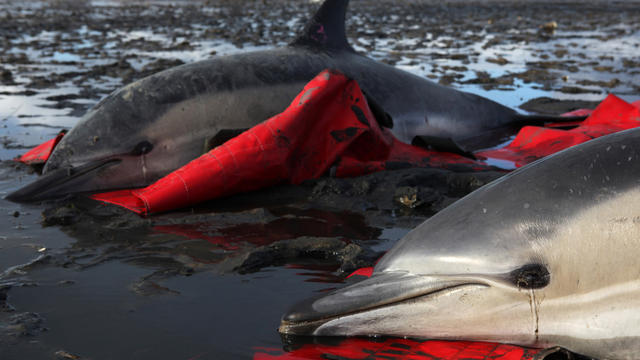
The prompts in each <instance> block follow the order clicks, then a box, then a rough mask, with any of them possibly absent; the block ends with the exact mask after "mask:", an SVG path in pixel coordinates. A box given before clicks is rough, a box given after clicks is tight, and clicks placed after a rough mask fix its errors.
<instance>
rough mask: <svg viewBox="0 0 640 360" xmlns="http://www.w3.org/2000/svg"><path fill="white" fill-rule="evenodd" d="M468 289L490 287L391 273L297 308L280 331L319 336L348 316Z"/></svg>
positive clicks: (472, 280) (477, 282) (285, 318)
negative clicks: (328, 325) (321, 329)
mask: <svg viewBox="0 0 640 360" xmlns="http://www.w3.org/2000/svg"><path fill="white" fill-rule="evenodd" d="M466 286H480V287H490V286H491V285H490V282H484V281H482V280H481V279H476V278H469V277H462V276H460V277H457V276H426V275H413V274H409V273H387V274H381V275H376V276H373V277H371V278H369V279H366V280H363V281H361V282H358V283H356V284H354V285H351V286H348V287H346V288H343V289H340V290H337V291H334V292H332V293H330V294H328V295H323V296H321V297H318V298H312V299H309V300H305V301H302V302H300V303H298V304H296V305H294V306H293V307H292V308H291V309H290V310H289V312H288V313H286V314H285V315H284V316H283V317H282V320H281V323H280V327H279V328H278V331H279V332H280V333H282V334H286V335H317V331H316V330H318V328H319V327H320V326H322V325H323V324H325V323H327V322H329V321H331V320H335V319H338V318H341V317H345V316H351V315H355V314H359V313H364V312H367V311H372V310H376V309H380V308H385V307H389V306H394V305H397V304H400V303H403V302H408V301H414V300H416V299H418V298H422V297H425V296H437V295H440V294H444V293H446V292H449V291H453V290H455V289H458V288H461V287H466Z"/></svg>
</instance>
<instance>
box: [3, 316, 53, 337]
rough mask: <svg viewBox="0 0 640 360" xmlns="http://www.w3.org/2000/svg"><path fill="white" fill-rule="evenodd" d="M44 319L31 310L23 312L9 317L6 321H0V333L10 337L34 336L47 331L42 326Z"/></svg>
mask: <svg viewBox="0 0 640 360" xmlns="http://www.w3.org/2000/svg"><path fill="white" fill-rule="evenodd" d="M43 323H44V319H43V318H42V317H41V316H40V315H38V314H36V313H33V312H24V313H19V314H15V315H12V316H10V317H9V319H8V322H6V323H0V335H4V336H11V337H23V336H35V335H37V334H39V333H41V332H44V331H47V328H45V327H44V326H42V325H43Z"/></svg>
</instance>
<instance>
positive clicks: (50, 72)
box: [0, 0, 640, 359]
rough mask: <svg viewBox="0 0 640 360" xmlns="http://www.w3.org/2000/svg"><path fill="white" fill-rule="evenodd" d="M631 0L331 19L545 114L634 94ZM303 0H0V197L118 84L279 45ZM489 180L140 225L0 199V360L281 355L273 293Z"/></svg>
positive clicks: (355, 186) (462, 178) (383, 56)
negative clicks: (44, 147)
mask: <svg viewBox="0 0 640 360" xmlns="http://www.w3.org/2000/svg"><path fill="white" fill-rule="evenodd" d="M639 5H640V2H637V1H624V2H608V1H607V2H604V1H602V2H598V1H582V2H574V3H572V2H562V3H558V2H555V1H553V2H552V1H548V2H547V1H527V2H508V1H505V2H500V1H453V2H448V3H445V4H442V3H441V2H440V1H419V0H413V1H373V0H371V1H369V0H362V1H355V0H354V1H353V2H352V4H351V7H350V12H349V15H348V18H349V22H348V31H349V36H350V40H351V42H352V44H353V46H354V48H356V50H358V51H360V52H362V53H366V54H368V55H369V56H371V57H373V58H375V59H377V60H379V61H383V62H387V63H390V64H394V65H396V66H398V67H400V68H403V69H405V70H408V71H411V72H414V73H416V74H419V75H421V76H425V77H427V78H430V79H432V80H433V81H436V82H440V83H443V84H448V85H450V86H453V87H457V88H461V89H464V90H467V91H471V92H474V93H478V94H481V95H484V96H487V97H490V98H492V99H494V100H497V101H499V102H502V103H504V104H507V105H509V106H513V107H520V106H521V105H522V104H525V103H526V104H525V105H522V106H521V109H523V111H525V110H529V111H534V110H535V111H539V112H549V113H561V112H564V111H568V110H573V109H575V108H578V107H584V106H594V105H595V103H597V101H599V100H601V99H603V98H604V97H605V96H606V95H607V94H608V93H614V94H616V95H618V96H620V97H622V98H624V99H627V100H637V99H639V98H640V55H638V54H640V11H638V10H637V9H638V6H639ZM315 7H317V3H314V2H307V1H303V0H298V1H295V0H288V1H285V0H264V1H238V0H235V1H233V0H228V1H222V0H220V1H208V2H201V1H189V2H154V1H144V2H129V1H122V2H118V1H81V0H69V1H65V0H58V1H54V0H51V1H22V2H15V1H8V0H0V160H1V161H0V195H5V194H7V193H9V192H11V191H12V190H15V189H17V188H18V187H20V186H22V185H23V184H25V183H27V182H29V181H31V180H33V179H34V178H35V177H36V176H37V175H36V174H34V172H33V171H32V170H31V169H29V168H27V167H25V166H19V165H16V164H14V163H13V162H12V161H10V159H12V158H13V157H14V156H16V155H18V154H20V153H22V152H24V151H25V150H26V149H29V148H31V147H33V146H34V145H36V144H39V143H41V142H42V141H44V140H47V139H49V138H52V137H53V136H55V135H56V134H57V132H58V131H60V130H61V129H67V128H70V127H71V126H73V125H74V124H75V123H76V122H77V121H78V119H79V117H80V116H82V114H83V113H84V112H85V111H86V110H87V109H88V108H90V107H91V106H92V105H94V104H95V103H96V102H97V101H99V99H100V98H102V97H104V96H105V95H107V94H108V93H110V92H111V91H113V90H114V89H116V88H117V87H119V86H121V85H123V84H126V83H128V82H131V81H134V80H136V79H139V78H141V77H144V76H146V75H148V74H151V73H154V72H157V71H160V70H163V69H165V68H168V67H172V66H176V65H179V64H182V63H185V62H192V61H197V60H201V59H206V58H209V57H211V56H218V55H226V54H233V53H237V52H242V51H252V50H256V49H266V48H270V47H274V46H282V45H285V44H286V43H287V42H289V41H290V40H291V39H292V38H293V37H294V34H295V32H296V31H297V30H298V29H299V28H300V27H301V26H302V25H303V24H304V22H305V20H306V19H307V18H308V17H309V16H310V14H311V12H312V10H313V9H314V8H315ZM557 100H565V101H557ZM501 174H502V173H500V172H487V173H481V174H459V173H451V172H445V171H440V170H433V169H415V170H403V171H396V172H389V173H386V174H374V175H369V176H366V177H362V178H358V179H350V180H349V179H347V180H344V179H342V180H341V179H319V180H314V181H310V182H307V183H304V184H303V185H301V186H297V187H293V186H283V187H278V188H274V189H268V190H265V191H261V192H257V193H252V194H247V195H239V196H235V197H232V198H229V199H223V200H219V201H216V202H212V203H209V204H204V205H202V206H200V207H198V208H194V209H187V210H184V211H180V212H174V213H170V214H164V215H160V216H154V217H150V218H140V217H138V216H136V215H132V214H129V213H127V212H125V211H124V210H120V209H118V208H115V207H112V206H106V205H100V204H97V203H94V202H92V201H90V200H86V199H76V200H74V201H68V202H64V203H50V204H44V205H19V204H13V203H9V202H7V201H4V200H1V199H0V359H52V358H53V359H55V358H59V359H76V358H82V359H158V358H160V359H166V358H170V359H238V358H252V357H253V356H254V354H255V353H256V352H260V351H265V350H264V349H265V348H267V349H270V351H271V352H273V351H276V350H278V349H282V348H283V343H282V341H281V339H280V337H279V335H278V334H277V332H276V328H277V326H278V323H279V319H280V316H281V314H282V313H283V312H284V311H285V310H286V309H287V307H288V306H289V305H290V304H292V303H293V302H295V301H297V300H300V299H303V298H306V297H308V296H311V295H313V294H316V293H318V292H322V291H327V290H328V289H331V288H334V287H338V286H343V283H344V282H345V280H344V277H345V275H346V274H348V273H349V272H351V271H352V270H354V269H356V268H358V267H360V266H366V265H370V264H371V263H372V262H373V261H375V259H376V258H377V257H378V256H380V254H381V253H382V252H384V251H385V250H386V249H388V248H389V247H390V246H392V244H393V243H394V242H395V241H396V240H397V239H398V238H400V237H401V236H403V235H404V234H405V233H406V232H407V231H408V230H409V229H411V228H412V227H414V226H415V225H416V224H418V223H420V222H421V221H423V220H424V219H426V218H427V217H428V216H430V215H432V214H433V213H434V212H436V211H437V210H439V209H441V208H442V207H444V206H446V205H447V204H449V203H451V202H452V201H454V200H455V199H457V198H459V197H461V196H463V195H464V194H466V193H468V192H470V191H472V190H473V189H475V188H477V187H479V186H481V185H482V184H484V183H486V182H488V181H490V180H492V179H494V178H496V177H498V176H500V175H501ZM414 194H415V195H416V201H408V202H407V201H404V204H403V203H401V202H399V201H397V200H398V199H405V200H406V199H407V198H409V199H411V197H412V196H413V195H414ZM407 205H410V206H407ZM347 281H349V280H347ZM294 345H295V344H294ZM294 347H295V346H294ZM289 348H291V346H290V345H288V346H287V349H289ZM274 349H275V350H274Z"/></svg>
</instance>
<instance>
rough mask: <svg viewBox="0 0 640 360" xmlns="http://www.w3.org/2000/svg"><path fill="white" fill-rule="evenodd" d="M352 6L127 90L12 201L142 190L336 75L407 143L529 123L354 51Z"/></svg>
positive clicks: (334, 1)
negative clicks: (288, 37) (285, 40)
mask: <svg viewBox="0 0 640 360" xmlns="http://www.w3.org/2000/svg"><path fill="white" fill-rule="evenodd" d="M347 5H348V0H326V1H325V2H324V3H323V4H322V5H321V6H320V8H319V10H318V11H317V13H316V14H315V16H314V17H313V19H312V20H311V21H310V22H309V23H308V24H307V26H306V28H305V30H304V31H303V32H302V33H301V35H299V36H298V38H297V39H295V40H294V41H293V42H292V43H291V44H290V45H289V46H286V47H284V48H278V49H274V50H267V51H259V52H250V53H244V54H237V55H232V56H221V57H217V58H213V59H210V60H205V61H200V62H196V63H192V64H186V65H183V66H179V67H176V68H172V69H169V70H166V71H163V72H160V73H157V74H154V75H152V76H149V77H147V78H144V79H142V80H139V81H136V82H134V83H132V84H129V85H127V86H125V87H123V88H121V89H119V90H117V91H115V92H114V93H112V94H111V95H109V96H107V97H106V98H105V99H103V100H102V101H100V102H99V103H98V104H97V105H96V106H95V107H94V108H93V109H91V110H90V111H89V112H88V113H87V114H86V115H85V116H84V117H83V118H82V119H81V120H80V121H79V122H78V124H77V125H76V126H75V127H74V128H73V129H72V130H71V131H70V132H69V133H68V134H67V135H66V136H65V137H64V138H63V139H62V141H61V142H60V143H59V144H58V146H57V147H56V149H55V150H54V152H53V153H52V155H51V157H50V159H49V161H48V162H47V164H46V165H45V167H44V169H43V176H42V177H41V178H40V179H38V180H37V181H36V182H34V183H32V184H29V185H27V186H25V187H23V188H22V189H19V190H18V191H16V192H14V193H12V194H10V195H8V196H7V198H8V199H10V200H14V201H40V200H44V199H48V198H55V197H61V196H64V195H66V194H70V193H77V192H91V191H93V192H95V191H105V190H114V189H121V188H136V187H143V186H146V185H149V184H151V183H153V182H154V181H156V180H158V179H159V178H161V177H163V176H165V175H167V174H168V173H170V172H172V171H174V170H176V169H177V168H179V167H181V166H183V165H185V164H186V163H188V162H189V161H191V160H193V159H194V158H196V157H198V156H199V155H201V154H203V153H204V152H206V151H207V150H209V149H210V148H211V147H212V146H215V145H217V144H219V143H220V142H221V141H223V140H224V139H225V138H228V137H229V136H230V135H231V134H237V133H238V132H239V131H241V130H244V129H247V128H250V127H252V126H254V125H256V124H258V123H260V122H262V121H264V120H266V119H268V118H270V117H272V116H274V115H276V114H278V113H280V112H282V111H283V110H284V109H285V108H286V107H287V106H288V105H289V103H290V102H291V100H292V99H293V98H294V97H295V95H296V94H298V92H300V91H301V90H302V88H303V87H304V85H305V84H306V83H307V82H308V81H310V80H311V79H312V78H313V77H314V76H315V75H317V74H318V73H320V72H321V71H322V70H324V69H327V68H331V69H336V70H339V71H341V72H343V73H345V74H346V75H347V76H348V77H350V78H353V79H355V80H356V81H358V83H359V85H360V86H361V88H363V89H364V91H365V92H366V93H367V94H368V96H369V97H371V98H372V99H373V100H375V101H376V102H377V103H379V104H380V105H381V106H382V108H383V109H384V110H385V111H386V112H387V113H389V114H390V115H391V116H392V118H393V119H394V124H395V126H394V127H393V129H392V131H393V133H394V135H395V136H396V137H397V138H398V139H400V140H401V141H405V142H411V141H412V139H413V138H414V136H416V135H429V136H440V137H467V136H470V135H474V134H477V133H480V132H483V131H485V130H487V129H494V128H497V127H501V126H503V125H505V124H511V123H514V122H531V121H533V122H536V121H544V120H550V119H549V117H541V116H524V115H520V114H518V113H516V112H515V111H514V110H513V109H510V108H508V107H505V106H502V105H500V104H498V103H495V102H493V101H490V100H488V99H485V98H482V97H479V96H476V95H473V94H469V93H465V92H461V91H457V90H454V89H451V88H448V87H444V86H441V85H438V84H435V83H433V82H431V81H428V80H426V79H424V78H421V77H418V76H415V75H413V74H410V73H408V72H405V71H402V70H399V69H397V68H394V67H392V66H388V65H385V64H381V63H379V62H376V61H373V60H371V59H369V58H367V57H365V56H363V55H360V54H357V53H356V52H355V51H354V50H353V49H352V48H351V46H350V45H349V44H348V42H347V39H346V36H345V24H344V22H345V13H346V10H347Z"/></svg>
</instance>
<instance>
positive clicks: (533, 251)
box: [280, 129, 640, 359]
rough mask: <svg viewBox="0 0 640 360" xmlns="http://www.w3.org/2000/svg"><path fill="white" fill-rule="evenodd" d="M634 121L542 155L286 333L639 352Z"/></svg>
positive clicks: (448, 212) (289, 319)
mask: <svg viewBox="0 0 640 360" xmlns="http://www.w3.org/2000/svg"><path fill="white" fill-rule="evenodd" d="M639 174H640V129H632V130H627V131H624V132H620V133H616V134H612V135H608V136H605V137H602V138H599V139H596V140H592V141H589V142H587V143H584V144H582V145H578V146H575V147H572V148H569V149H567V150H564V151H562V152H560V153H557V154H555V155H552V156H550V157H547V158H545V159H542V160H539V161H537V162H535V163H533V164H530V165H529V166H526V167H523V168H521V169H519V170H517V171H515V172H513V173H511V174H509V175H506V176H504V177H502V178H500V179H498V180H496V181H494V182H492V183H490V184H488V185H486V186H484V187H482V188H480V189H478V190H477V191H475V192H473V193H471V194H469V195H468V196H466V197H465V198H463V199H461V200H459V201H457V202H456V203H454V204H452V205H451V206H449V207H447V208H446V209H444V210H442V211H441V212H439V213H438V214H436V215H435V216H433V217H432V218H430V219H428V220H427V221H425V222H424V223H423V224H421V225H420V226H418V227H417V228H416V229H414V230H412V231H411V232H410V233H409V234H407V235H406V236H405V237H404V238H403V239H401V240H400V241H399V242H398V243H397V244H396V245H395V246H394V247H393V248H392V249H391V250H390V251H389V252H388V253H387V254H385V256H383V257H382V259H381V260H380V262H379V263H378V264H377V265H376V267H375V268H374V272H373V276H372V277H371V278H369V279H366V280H364V281H362V282H359V283H356V284H353V285H351V286H348V287H345V288H343V289H339V290H336V291H334V292H332V293H330V294H328V295H325V296H323V297H321V298H318V299H315V300H309V301H306V302H303V303H300V304H298V305H296V306H294V307H293V309H292V310H291V311H290V312H289V313H288V314H286V315H285V316H284V317H283V320H282V324H281V326H280V331H281V332H283V333H288V334H312V335H377V334H384V335H394V336H410V337H421V338H438V339H466V340H478V341H496V342H505V343H512V344H520V345H525V346H533V347H548V346H562V347H565V348H567V349H569V350H571V351H574V352H576V353H580V354H583V355H587V356H591V357H596V358H606V359H631V358H633V359H636V358H638V354H640V262H639V261H638V256H639V255H640V175H639Z"/></svg>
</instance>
